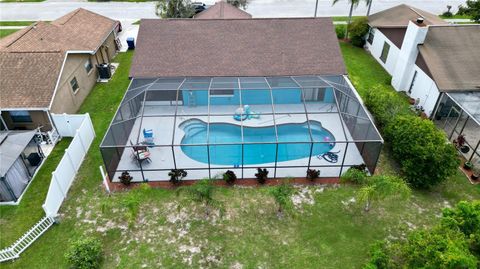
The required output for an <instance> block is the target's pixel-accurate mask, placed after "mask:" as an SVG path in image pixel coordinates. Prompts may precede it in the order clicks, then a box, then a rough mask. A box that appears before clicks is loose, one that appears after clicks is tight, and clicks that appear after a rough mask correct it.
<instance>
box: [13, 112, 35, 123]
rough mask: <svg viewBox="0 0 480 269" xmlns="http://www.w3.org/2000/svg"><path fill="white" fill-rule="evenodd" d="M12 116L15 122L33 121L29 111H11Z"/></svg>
mask: <svg viewBox="0 0 480 269" xmlns="http://www.w3.org/2000/svg"><path fill="white" fill-rule="evenodd" d="M10 118H11V119H12V121H13V122H32V118H31V117H30V112H28V111H10Z"/></svg>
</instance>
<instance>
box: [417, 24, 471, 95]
mask: <svg viewBox="0 0 480 269" xmlns="http://www.w3.org/2000/svg"><path fill="white" fill-rule="evenodd" d="M478 44H480V25H478V24H476V25H451V26H431V27H429V29H428V33H427V37H426V38H425V42H424V43H423V45H419V51H420V54H421V56H422V57H423V59H424V60H425V63H426V65H427V67H428V70H429V71H430V73H431V74H432V77H433V79H434V80H435V83H436V84H437V87H438V89H439V90H440V91H466V90H474V91H480V53H479V46H478Z"/></svg>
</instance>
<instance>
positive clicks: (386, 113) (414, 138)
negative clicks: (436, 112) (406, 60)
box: [365, 89, 460, 188]
mask: <svg viewBox="0 0 480 269" xmlns="http://www.w3.org/2000/svg"><path fill="white" fill-rule="evenodd" d="M365 104H366V106H367V107H368V109H369V110H370V112H371V113H372V114H373V115H374V117H375V121H376V123H377V125H378V126H379V127H380V129H381V130H382V131H383V135H384V137H385V139H386V140H387V141H388V142H389V143H390V145H391V147H392V151H393V157H394V158H395V159H396V160H397V161H398V162H399V164H400V165H401V169H402V172H403V173H404V176H405V178H406V179H407V181H408V183H409V184H411V185H412V186H413V187H415V188H429V187H431V186H434V185H436V184H438V183H440V182H442V181H444V180H445V179H447V178H448V177H450V176H452V175H453V174H454V173H455V171H456V169H457V167H458V165H459V162H460V161H459V159H458V158H457V153H456V150H455V147H454V146H453V145H452V144H451V143H449V142H448V140H447V139H446V137H445V134H444V133H443V132H442V131H441V130H439V129H438V128H436V126H435V125H434V124H433V122H431V121H430V120H424V119H422V118H420V117H418V116H417V115H416V114H415V113H413V111H411V109H410V106H409V105H408V103H407V102H406V100H404V99H403V98H402V97H401V96H400V95H398V93H396V92H392V91H386V90H383V89H378V90H377V89H373V90H372V91H370V92H369V93H368V94H367V96H366V99H365Z"/></svg>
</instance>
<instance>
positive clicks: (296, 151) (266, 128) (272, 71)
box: [100, 10, 383, 182]
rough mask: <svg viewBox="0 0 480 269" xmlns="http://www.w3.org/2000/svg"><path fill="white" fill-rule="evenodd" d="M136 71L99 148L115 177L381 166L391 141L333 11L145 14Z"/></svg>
mask: <svg viewBox="0 0 480 269" xmlns="http://www.w3.org/2000/svg"><path fill="white" fill-rule="evenodd" d="M207 12H208V10H207ZM130 77H131V78H132V81H131V83H130V85H129V88H128V90H127V92H126V94H125V97H124V99H123V101H122V103H121V104H120V106H119V109H118V110H117V113H116V114H115V116H114V119H113V121H112V123H111V126H110V127H109V129H108V131H107V133H106V135H105V137H104V139H103V141H102V144H101V147H100V150H101V152H102V157H103V160H104V164H105V167H106V169H107V172H108V177H109V179H110V180H111V181H114V182H118V181H119V177H120V176H121V174H122V172H126V171H128V172H129V174H130V176H132V177H133V180H134V181H137V182H138V181H168V180H169V179H170V178H171V175H172V173H170V172H171V169H177V170H174V171H173V174H174V173H175V171H177V172H178V171H179V170H185V171H186V172H187V173H186V174H185V175H186V178H185V179H192V180H196V179H201V178H205V177H210V178H213V177H215V176H216V175H219V177H221V174H222V173H224V172H225V171H226V170H231V171H233V172H234V173H236V175H237V177H238V178H250V179H252V178H255V174H256V173H257V172H258V170H257V168H258V167H262V168H265V169H268V171H269V174H268V177H270V178H283V177H305V175H306V172H307V169H315V170H320V171H321V172H320V173H321V175H320V176H321V177H324V178H334V179H338V177H339V176H340V175H341V174H342V173H343V172H345V171H346V170H347V169H348V168H349V167H351V166H352V165H358V164H362V163H365V164H366V166H367V167H368V169H369V171H370V172H371V173H373V172H374V170H375V167H376V164H377V161H378V157H379V154H380V151H381V148H382V144H383V140H382V138H381V136H380V135H379V133H378V131H377V129H376V128H375V126H374V124H373V122H372V120H371V118H370V116H369V114H368V112H367V111H366V110H365V108H364V106H363V104H362V101H361V100H360V97H359V96H358V94H357V93H356V91H355V89H354V88H353V86H352V85H351V83H350V82H349V80H348V78H347V77H346V70H345V65H344V62H343V57H342V54H341V52H340V47H339V43H338V40H337V38H336V35H335V32H334V27H333V24H332V21H331V19H330V18H262V19H246V18H242V19H226V18H223V19H207V20H203V19H193V20H192V19H166V20H164V19H144V20H142V22H141V24H140V30H139V34H138V41H137V46H136V49H135V55H134V58H133V60H132V67H131V69H130ZM169 173H170V175H169Z"/></svg>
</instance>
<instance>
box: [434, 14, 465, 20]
mask: <svg viewBox="0 0 480 269" xmlns="http://www.w3.org/2000/svg"><path fill="white" fill-rule="evenodd" d="M438 17H440V18H442V19H469V20H470V19H471V17H470V16H469V15H453V16H451V17H447V16H443V15H438Z"/></svg>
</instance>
